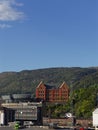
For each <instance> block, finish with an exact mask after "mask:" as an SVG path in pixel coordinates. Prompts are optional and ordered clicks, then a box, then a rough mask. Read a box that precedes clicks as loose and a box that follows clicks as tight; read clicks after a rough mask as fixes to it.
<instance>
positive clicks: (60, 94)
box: [36, 82, 69, 102]
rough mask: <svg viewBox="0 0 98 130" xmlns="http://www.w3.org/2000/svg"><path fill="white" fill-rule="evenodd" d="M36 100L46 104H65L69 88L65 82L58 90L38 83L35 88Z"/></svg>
mask: <svg viewBox="0 0 98 130" xmlns="http://www.w3.org/2000/svg"><path fill="white" fill-rule="evenodd" d="M36 98H37V99H41V100H44V101H46V102H66V101H67V100H68V98H69V87H68V85H67V84H66V83H65V82H63V83H62V84H61V86H59V87H58V88H56V87H53V86H49V85H46V84H44V83H43V82H40V83H39V85H38V86H37V88H36Z"/></svg>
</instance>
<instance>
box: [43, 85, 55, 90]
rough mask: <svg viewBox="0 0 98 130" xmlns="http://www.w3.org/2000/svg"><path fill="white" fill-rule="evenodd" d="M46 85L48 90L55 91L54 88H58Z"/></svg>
mask: <svg viewBox="0 0 98 130" xmlns="http://www.w3.org/2000/svg"><path fill="white" fill-rule="evenodd" d="M44 85H45V87H46V88H47V89H54V88H56V87H55V86H50V85H47V84H44Z"/></svg>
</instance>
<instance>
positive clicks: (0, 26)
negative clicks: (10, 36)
mask: <svg viewBox="0 0 98 130" xmlns="http://www.w3.org/2000/svg"><path fill="white" fill-rule="evenodd" d="M11 27H12V26H11V25H8V24H0V28H1V29H4V28H11Z"/></svg>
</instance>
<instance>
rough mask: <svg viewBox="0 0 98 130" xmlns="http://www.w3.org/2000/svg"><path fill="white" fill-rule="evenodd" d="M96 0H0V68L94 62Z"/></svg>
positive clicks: (97, 38)
mask: <svg viewBox="0 0 98 130" xmlns="http://www.w3.org/2000/svg"><path fill="white" fill-rule="evenodd" d="M97 55H98V2H97V0H0V72H5V71H21V70H34V69H40V68H50V67H92V66H98V59H97Z"/></svg>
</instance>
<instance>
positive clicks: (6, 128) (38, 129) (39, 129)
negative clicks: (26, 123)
mask: <svg viewBox="0 0 98 130" xmlns="http://www.w3.org/2000/svg"><path fill="white" fill-rule="evenodd" d="M0 130H15V129H14V128H13V127H9V126H3V127H2V126H0ZM19 130H47V128H43V127H33V126H31V127H28V128H23V129H22V128H21V129H19Z"/></svg>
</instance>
